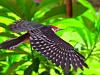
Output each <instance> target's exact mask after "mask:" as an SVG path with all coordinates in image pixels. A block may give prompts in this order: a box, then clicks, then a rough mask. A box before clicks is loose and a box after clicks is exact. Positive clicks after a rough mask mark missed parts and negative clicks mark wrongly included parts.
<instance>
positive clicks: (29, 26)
mask: <svg viewBox="0 0 100 75" xmlns="http://www.w3.org/2000/svg"><path fill="white" fill-rule="evenodd" d="M42 26H43V25H41V24H37V23H34V22H28V21H24V20H20V21H16V22H15V23H14V24H11V25H10V26H9V27H10V29H11V30H12V31H13V32H16V33H19V32H24V31H30V30H33V29H37V28H40V27H42Z"/></svg>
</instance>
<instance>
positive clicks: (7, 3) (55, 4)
mask: <svg viewBox="0 0 100 75" xmlns="http://www.w3.org/2000/svg"><path fill="white" fill-rule="evenodd" d="M91 1H92V0H90V2H91ZM90 2H89V0H78V1H77V2H76V0H73V12H72V13H73V17H72V18H68V17H66V7H65V4H64V0H43V1H42V2H40V3H39V2H36V0H0V43H2V42H3V41H5V40H9V39H11V38H15V37H18V36H20V35H21V34H23V33H20V34H17V33H13V32H11V31H10V29H9V27H8V26H9V24H11V23H13V22H15V21H16V20H19V19H23V20H28V21H33V22H37V23H41V24H45V25H48V24H51V25H55V26H57V27H59V28H63V29H64V30H63V31H59V32H57V35H58V36H60V37H61V38H62V39H64V40H65V41H66V42H69V43H70V44H72V45H73V46H74V47H75V48H76V50H77V51H78V52H80V53H81V54H82V55H84V56H85V58H86V60H85V61H86V63H87V64H88V65H89V69H86V68H84V71H81V70H80V69H78V71H77V72H74V71H73V69H71V71H70V74H71V75H100V11H99V7H98V6H97V7H98V8H97V7H96V5H95V6H93V5H92V4H91V3H90ZM94 2H99V0H94ZM92 3H93V2H92ZM95 8H96V9H95ZM32 52H33V55H32ZM0 75H64V74H63V71H62V69H61V68H60V67H57V66H56V65H55V64H53V63H52V62H51V61H49V60H47V59H46V58H45V57H43V56H42V55H41V54H40V53H38V52H36V51H35V50H33V51H31V49H30V45H29V44H28V43H24V44H21V45H20V46H19V47H18V48H16V49H15V50H4V49H1V50H0Z"/></svg>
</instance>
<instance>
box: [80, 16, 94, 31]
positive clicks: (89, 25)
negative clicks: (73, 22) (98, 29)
mask: <svg viewBox="0 0 100 75" xmlns="http://www.w3.org/2000/svg"><path fill="white" fill-rule="evenodd" d="M82 19H83V22H84V25H85V26H86V27H87V28H88V30H90V31H92V32H93V31H94V30H95V26H94V22H92V21H91V20H90V19H88V18H87V17H85V16H82Z"/></svg>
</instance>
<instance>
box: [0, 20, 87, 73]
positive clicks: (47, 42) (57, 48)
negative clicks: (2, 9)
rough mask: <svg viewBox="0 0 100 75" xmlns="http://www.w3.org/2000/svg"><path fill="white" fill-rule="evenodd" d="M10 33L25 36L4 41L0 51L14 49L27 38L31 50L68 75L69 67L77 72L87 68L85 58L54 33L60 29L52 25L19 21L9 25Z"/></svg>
mask: <svg viewBox="0 0 100 75" xmlns="http://www.w3.org/2000/svg"><path fill="white" fill-rule="evenodd" d="M9 27H10V29H11V31H13V32H16V33H20V32H25V31H26V33H25V34H23V35H21V36H19V37H17V38H14V39H11V40H8V41H5V42H3V43H1V44H0V49H15V48H16V47H17V46H18V45H20V44H21V43H22V42H23V41H25V40H26V39H27V38H29V40H30V44H31V46H32V48H33V49H35V50H36V51H38V52H40V53H41V54H42V55H43V56H45V57H46V58H47V59H48V60H51V61H52V62H53V63H55V64H56V65H57V66H61V68H62V69H63V70H64V71H65V72H66V73H69V72H70V69H71V66H73V69H74V70H75V71H77V69H78V68H80V69H82V70H84V68H83V67H86V68H89V67H88V65H87V64H86V63H85V62H84V59H85V57H84V56H83V55H82V54H80V53H79V52H77V51H76V50H75V49H74V47H73V46H72V45H71V44H69V43H68V42H66V41H64V40H63V39H62V38H60V37H59V36H58V35H56V32H57V31H59V30H60V28H58V27H56V26H53V25H48V26H47V25H42V24H38V23H35V22H29V21H25V20H19V21H16V22H15V23H13V24H11V25H9Z"/></svg>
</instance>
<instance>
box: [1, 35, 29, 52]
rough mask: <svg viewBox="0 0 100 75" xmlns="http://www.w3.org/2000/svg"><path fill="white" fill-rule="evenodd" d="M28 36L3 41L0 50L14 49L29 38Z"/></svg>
mask: <svg viewBox="0 0 100 75" xmlns="http://www.w3.org/2000/svg"><path fill="white" fill-rule="evenodd" d="M29 36H30V35H29V34H28V33H26V34H24V35H22V36H20V37H18V38H14V39H11V40H8V41H5V42H3V43H1V44H0V49H10V50H11V49H15V48H16V47H17V46H18V45H19V44H21V43H22V42H23V41H24V40H26V39H27V38H29Z"/></svg>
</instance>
